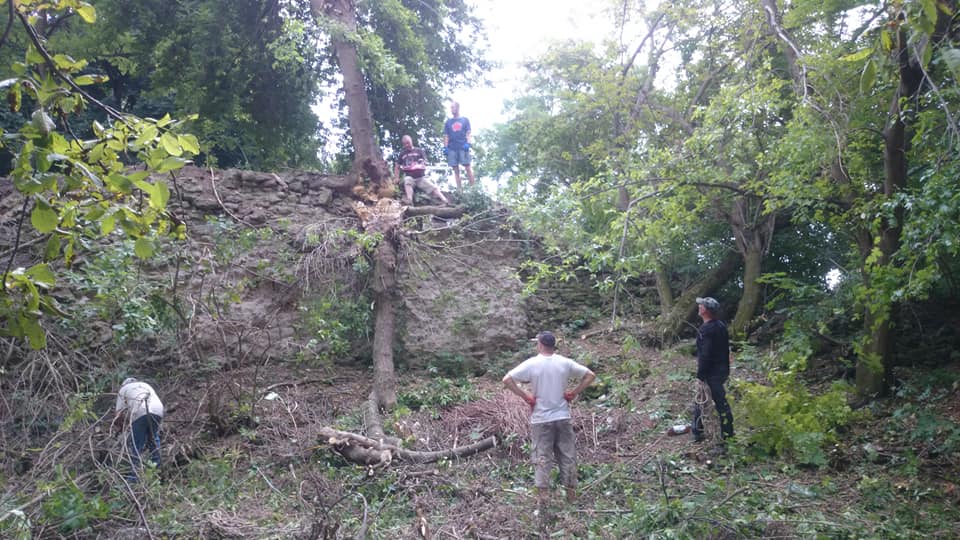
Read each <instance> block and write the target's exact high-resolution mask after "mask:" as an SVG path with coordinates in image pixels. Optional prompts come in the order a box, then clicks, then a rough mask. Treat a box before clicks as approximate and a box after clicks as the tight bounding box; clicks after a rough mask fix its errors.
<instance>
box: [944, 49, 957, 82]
mask: <svg viewBox="0 0 960 540" xmlns="http://www.w3.org/2000/svg"><path fill="white" fill-rule="evenodd" d="M940 57H941V58H943V61H944V63H945V64H947V67H948V68H950V72H951V73H953V78H954V79H958V80H960V49H952V48H951V49H943V50H941V51H940Z"/></svg>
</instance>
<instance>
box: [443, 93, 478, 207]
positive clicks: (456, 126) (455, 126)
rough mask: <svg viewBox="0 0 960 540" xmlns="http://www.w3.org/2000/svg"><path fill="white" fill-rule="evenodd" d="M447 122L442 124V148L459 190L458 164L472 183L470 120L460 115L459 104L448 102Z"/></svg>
mask: <svg viewBox="0 0 960 540" xmlns="http://www.w3.org/2000/svg"><path fill="white" fill-rule="evenodd" d="M450 114H451V115H453V118H449V119H448V120H447V123H446V124H444V125H443V149H444V152H446V154H447V165H450V167H451V168H452V169H453V179H454V180H456V181H457V191H460V165H463V170H465V171H467V180H468V181H469V182H470V185H471V186H472V185H473V169H472V168H471V167H470V120H468V119H467V118H464V117H462V116H460V104H459V103H457V102H456V101H454V102H453V103H451V104H450Z"/></svg>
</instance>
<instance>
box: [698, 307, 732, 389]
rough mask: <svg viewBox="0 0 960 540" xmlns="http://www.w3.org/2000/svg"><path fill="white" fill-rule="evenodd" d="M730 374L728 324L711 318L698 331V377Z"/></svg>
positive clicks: (703, 379) (705, 378)
mask: <svg viewBox="0 0 960 540" xmlns="http://www.w3.org/2000/svg"><path fill="white" fill-rule="evenodd" d="M729 376H730V335H729V334H728V333H727V325H725V324H723V322H721V321H718V320H716V319H711V320H710V321H708V322H705V323H703V325H702V326H700V330H698V331H697V378H698V379H700V380H701V381H705V380H707V378H708V377H729Z"/></svg>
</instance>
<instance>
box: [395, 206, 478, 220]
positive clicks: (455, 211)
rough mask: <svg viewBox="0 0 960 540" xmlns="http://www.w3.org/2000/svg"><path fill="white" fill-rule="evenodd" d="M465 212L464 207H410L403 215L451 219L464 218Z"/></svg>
mask: <svg viewBox="0 0 960 540" xmlns="http://www.w3.org/2000/svg"><path fill="white" fill-rule="evenodd" d="M465 211H466V209H465V208H464V207H462V206H408V207H407V208H406V210H404V212H403V214H404V215H405V216H409V217H414V216H437V217H440V218H446V219H450V218H458V217H461V216H463V214H464V212H465Z"/></svg>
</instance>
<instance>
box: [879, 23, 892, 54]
mask: <svg viewBox="0 0 960 540" xmlns="http://www.w3.org/2000/svg"><path fill="white" fill-rule="evenodd" d="M880 45H881V46H882V47H883V50H884V51H886V52H890V51H892V50H893V34H891V33H890V30H888V29H886V28H884V29H883V30H881V31H880Z"/></svg>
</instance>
